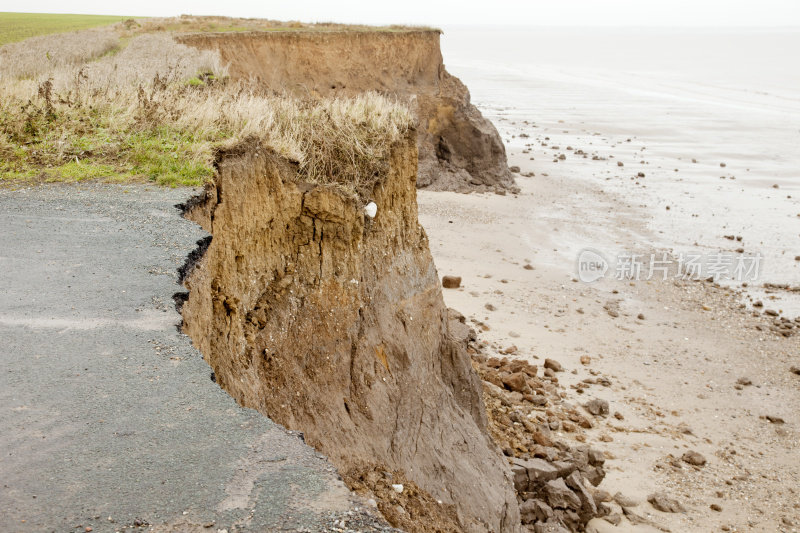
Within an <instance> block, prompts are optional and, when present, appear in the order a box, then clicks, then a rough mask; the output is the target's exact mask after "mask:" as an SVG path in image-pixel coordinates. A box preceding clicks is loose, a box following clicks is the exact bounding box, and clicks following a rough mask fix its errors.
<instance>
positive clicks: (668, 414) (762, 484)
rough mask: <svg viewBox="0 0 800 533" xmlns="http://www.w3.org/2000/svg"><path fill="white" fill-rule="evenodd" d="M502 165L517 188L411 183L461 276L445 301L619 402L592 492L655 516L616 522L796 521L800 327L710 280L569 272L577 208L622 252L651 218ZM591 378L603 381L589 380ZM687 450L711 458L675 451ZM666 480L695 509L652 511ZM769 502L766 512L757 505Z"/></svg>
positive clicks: (596, 439)
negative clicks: (778, 329) (488, 191)
mask: <svg viewBox="0 0 800 533" xmlns="http://www.w3.org/2000/svg"><path fill="white" fill-rule="evenodd" d="M504 137H505V136H504ZM509 164H511V165H518V166H520V167H521V172H522V173H526V172H535V173H536V174H537V175H536V177H530V178H523V177H518V183H519V185H520V187H521V193H520V194H519V195H517V196H514V195H507V196H497V195H478V194H472V195H458V194H454V193H434V192H426V191H419V193H418V201H419V204H420V221H421V223H422V225H423V227H425V229H426V231H427V232H428V235H429V237H430V243H431V250H432V253H433V255H434V260H435V262H436V265H437V268H438V269H439V274H440V276H443V275H457V276H461V277H462V278H463V280H464V281H463V285H462V288H461V289H457V290H445V291H444V296H445V301H446V303H447V305H448V306H449V307H453V308H455V309H458V310H459V311H460V312H461V313H463V314H464V315H465V316H466V317H467V323H468V324H471V325H472V326H473V327H475V326H477V324H478V323H482V324H484V325H485V326H486V327H485V328H482V329H484V330H485V331H484V332H483V333H481V335H480V338H481V339H483V340H485V341H487V342H488V348H489V351H490V352H491V351H492V350H494V351H495V352H496V353H499V352H500V351H501V350H504V349H506V348H507V347H509V346H510V345H514V346H516V347H517V348H518V349H519V351H518V352H517V354H516V356H517V357H520V358H523V359H525V360H527V361H529V362H531V363H538V364H541V363H542V362H543V361H544V359H545V358H553V359H556V360H557V361H559V362H560V363H562V364H563V365H564V366H565V368H566V370H567V372H565V373H564V376H565V377H564V378H562V384H564V385H565V386H566V387H568V390H569V392H568V394H567V398H566V399H565V401H566V402H572V403H574V404H576V405H578V404H580V405H582V404H584V403H585V402H587V401H588V400H590V399H592V398H600V399H604V400H607V401H608V402H609V404H610V408H611V413H612V414H613V413H615V412H619V413H620V415H621V419H617V418H615V417H613V416H608V417H595V418H594V420H595V422H596V425H595V428H594V429H591V430H588V432H587V433H588V437H589V439H588V440H587V441H586V443H587V444H590V445H591V446H596V447H598V448H600V449H601V450H603V451H604V452H605V453H606V455H607V456H608V457H609V458H610V460H609V461H608V463H607V469H608V476H607V478H606V480H604V482H603V483H602V484H601V486H600V487H599V488H600V489H602V490H605V491H607V492H609V493H611V494H615V493H616V492H621V493H622V494H623V495H625V496H628V497H629V498H632V499H633V500H635V501H637V502H638V505H637V506H635V507H633V508H632V509H629V510H631V511H632V512H633V513H635V514H638V515H639V518H642V519H644V520H645V521H649V522H650V523H649V524H648V523H646V522H645V521H640V522H641V523H639V524H638V525H635V526H634V524H633V522H635V521H637V518H635V517H632V516H628V517H627V518H625V519H623V520H622V523H621V526H620V528H621V529H618V530H626V531H628V530H635V531H652V530H653V529H652V528H653V527H655V526H654V525H653V524H655V525H656V526H659V527H666V528H670V529H671V530H673V531H708V530H709V529H710V528H718V529H719V528H723V527H727V528H729V529H728V530H732V531H739V530H748V528H755V530H763V529H764V528H773V527H774V528H775V529H779V528H780V527H787V522H784V521H782V519H783V518H784V517H785V518H786V519H787V520H788V521H789V522H791V523H793V524H800V513H798V510H797V509H795V508H793V507H792V506H793V502H794V501H795V500H796V494H795V493H794V490H795V489H794V487H796V486H797V485H798V482H800V468H798V464H799V463H798V460H797V459H798V453H797V452H796V451H795V450H796V449H797V440H798V433H797V431H796V429H795V428H797V427H798V424H799V423H800V419H799V418H798V417H797V415H796V413H797V412H798V407H800V398H798V395H797V393H796V387H797V382H798V380H800V377H798V376H796V375H794V374H792V372H791V371H790V368H791V366H792V365H798V363H800V362H798V360H797V356H796V354H797V353H798V351H800V335H795V336H792V337H788V338H785V337H783V336H780V335H778V334H777V333H774V332H772V331H769V329H768V328H769V324H770V322H769V320H768V319H771V318H772V317H767V316H764V315H761V316H759V317H755V316H752V313H751V312H750V311H749V310H748V309H743V308H742V307H741V304H740V303H739V298H740V295H739V293H738V291H734V290H732V289H730V288H726V287H724V286H715V285H714V284H712V283H708V282H678V281H675V280H668V281H655V280H653V281H649V282H648V281H617V280H613V279H605V280H602V281H599V282H597V283H592V284H587V283H583V282H580V281H578V280H577V279H575V272H574V262H573V261H566V260H565V257H569V254H570V252H569V251H567V252H566V254H565V253H564V251H563V250H562V248H564V249H568V248H569V246H567V244H568V243H570V242H574V241H575V240H577V237H576V236H580V235H582V234H585V233H587V230H586V228H585V227H584V226H583V225H582V222H581V221H582V220H584V219H586V218H587V217H588V218H590V219H592V220H595V221H601V222H602V224H598V226H599V227H600V229H599V230H596V231H595V230H592V231H591V232H589V233H592V235H593V236H594V237H598V238H599V237H602V238H604V239H605V241H604V242H611V243H612V244H616V245H617V246H620V247H622V248H625V247H634V246H639V245H640V241H639V240H640V239H641V238H642V237H643V236H644V237H648V236H650V235H651V232H650V230H649V229H648V227H647V219H646V217H644V216H639V217H637V216H636V215H637V213H638V214H641V213H642V211H641V209H640V208H637V207H636V206H635V205H631V203H629V202H627V201H626V200H625V199H624V198H620V197H618V196H617V195H615V194H613V193H610V192H607V191H604V190H603V188H601V187H599V186H596V187H591V186H589V187H587V186H586V184H587V181H589V180H586V179H583V180H573V179H570V177H569V176H566V177H564V176H563V175H559V173H558V172H555V171H553V172H552V175H551V176H544V175H543V174H542V173H541V170H540V168H538V167H537V166H534V162H532V161H530V160H529V159H527V154H522V153H521V150H520V149H514V148H512V149H510V150H509ZM559 165H562V163H559ZM565 167H566V165H564V166H560V167H559V170H561V169H563V168H565ZM577 213H582V215H583V216H582V217H581V216H576V214H577ZM602 228H606V229H605V230H602ZM608 228H614V231H613V232H612V231H608ZM561 236H564V237H565V241H566V242H565V244H563V245H562V244H558V241H559V239H560V238H561ZM526 265H529V266H526ZM490 308H494V310H489V309H490ZM706 309H707V310H706ZM756 326H760V327H762V330H763V331H759V330H758V329H756ZM490 355H491V353H490ZM754 355H755V356H754ZM586 356H588V360H587V359H584V361H588V364H582V362H581V358H582V357H586ZM595 374H597V375H603V376H607V377H608V378H609V379H610V381H611V383H612V384H611V386H610V387H604V386H598V385H596V384H592V383H591V380H592V378H593V376H594V375H595ZM740 379H742V381H749V382H750V383H752V385H741V384H740V383H739V382H738V380H740ZM585 380H590V382H589V383H586V381H585ZM579 390H580V392H579ZM765 416H771V417H774V418H775V417H777V418H781V419H783V420H784V422H785V423H784V424H773V423H771V422H770V421H769V420H767V419H765V418H764V417H765ZM777 418H775V419H777ZM557 436H558V438H564V439H566V440H567V442H570V443H572V441H571V440H570V437H574V435H571V434H570V433H563V434H559V435H557ZM689 450H691V451H696V452H698V453H700V454H702V455H703V456H704V457H705V458H706V460H707V461H708V463H707V465H706V466H704V467H693V466H691V465H688V464H686V463H684V462H682V461H681V460H680V458H681V456H682V455H683V454H684V453H685V452H686V451H689ZM766 450H769V453H767V452H766ZM759 452H760V453H759ZM761 476H766V478H762V477H761ZM660 490H664V491H666V492H668V493H670V494H671V495H672V496H674V497H675V498H677V499H678V500H679V501H681V502H682V503H683V505H684V506H686V507H687V508H688V509H689V511H688V512H687V513H685V514H683V513H678V514H669V513H661V512H659V511H656V510H654V509H653V508H652V507H651V506H650V504H649V503H647V501H646V498H647V497H648V496H649V495H650V494H652V493H654V492H657V491H660ZM717 491H721V492H720V494H721V496H718V494H717ZM767 501H769V502H770V505H769V508H768V509H765V508H764V507H766V506H765V505H763V504H762V503H760V502H767ZM734 502H735V503H734ZM712 504H713V505H719V506H721V508H722V511H721V512H717V511H714V510H711V507H710V506H711V505H712ZM615 511H618V512H619V513H620V514H622V513H623V510H622V509H621V508H619V506H616V507H615ZM750 524H757V525H750ZM595 526H596V527H601V528H602V527H606V526H609V527H610V524H608V523H607V522H606V521H605V520H603V524H601V525H597V524H596V523H595ZM626 528H627V529H626ZM648 528H650V529H648ZM597 530H598V531H601V530H602V531H604V529H597ZM614 530H616V529H609V531H614ZM723 530H724V529H723Z"/></svg>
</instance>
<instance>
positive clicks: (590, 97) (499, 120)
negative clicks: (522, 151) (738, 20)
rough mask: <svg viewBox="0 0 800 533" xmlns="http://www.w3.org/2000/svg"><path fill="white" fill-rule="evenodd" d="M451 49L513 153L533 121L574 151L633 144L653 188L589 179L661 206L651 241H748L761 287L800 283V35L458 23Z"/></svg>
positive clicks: (458, 71) (448, 37)
mask: <svg viewBox="0 0 800 533" xmlns="http://www.w3.org/2000/svg"><path fill="white" fill-rule="evenodd" d="M442 51H443V55H444V61H445V65H446V67H447V69H448V71H450V72H451V73H453V74H454V75H456V76H458V77H459V78H461V79H462V80H463V81H464V82H465V83H466V84H467V86H468V87H469V89H470V92H471V94H472V99H473V102H474V103H476V104H477V105H478V107H479V108H481V110H482V111H483V113H484V114H485V115H486V116H488V117H489V118H490V119H492V120H493V121H494V122H495V124H496V125H497V126H498V129H500V131H501V133H502V134H503V137H504V139H506V140H507V141H508V144H509V145H510V146H511V147H512V148H514V147H521V146H522V144H523V142H524V141H523V140H521V139H519V138H518V137H517V138H516V139H513V138H512V137H511V136H512V134H514V133H517V134H518V133H519V132H520V131H521V129H520V122H521V121H523V120H528V121H530V122H533V123H535V124H536V127H537V128H538V129H536V130H531V131H528V133H530V134H531V135H532V136H533V135H535V134H537V133H541V132H550V133H549V134H550V135H551V136H555V135H561V136H562V138H561V139H560V141H561V142H563V143H565V144H566V143H570V142H572V143H573V145H574V146H586V144H587V139H588V136H589V135H592V134H595V135H596V134H601V135H602V136H603V137H602V138H603V139H607V146H606V147H605V149H606V151H607V152H608V153H609V154H616V157H622V156H624V155H625V154H621V153H620V150H621V149H622V148H621V145H620V143H621V142H623V140H624V139H625V138H633V139H634V144H635V146H636V147H639V146H641V148H640V150H641V154H642V155H641V157H642V159H646V160H647V163H646V164H647V182H646V184H647V187H640V188H632V187H631V185H630V182H629V181H628V180H624V179H612V180H609V179H608V176H605V177H604V175H602V174H600V173H597V174H592V173H590V174H588V175H586V176H585V179H589V180H591V179H596V180H597V183H601V184H602V186H603V187H604V188H605V189H606V190H608V191H610V192H613V193H616V194H619V195H621V196H624V197H629V198H630V199H631V201H632V203H634V202H635V203H639V204H641V205H648V206H653V209H652V212H651V213H650V214H649V215H648V216H649V217H650V219H651V220H650V221H649V225H650V229H651V230H652V234H654V235H657V238H656V239H655V242H652V243H649V244H652V245H654V246H659V247H664V248H669V249H670V250H673V251H680V250H685V249H690V248H695V249H697V248H700V249H703V250H706V251H708V250H724V249H729V248H730V242H729V241H726V240H725V239H724V238H723V236H724V235H725V234H736V235H741V236H743V237H744V240H743V242H744V243H745V248H746V249H747V250H748V252H758V253H761V254H763V255H764V262H763V269H762V276H761V280H760V281H768V282H781V283H787V282H788V283H793V284H800V261H795V259H794V258H795V256H800V216H798V215H800V68H798V67H797V65H798V64H800V63H798V61H800V60H798V54H800V28H795V29H776V30H755V29H754V30H747V29H736V30H701V29H691V30H679V29H675V30H668V29H613V28H611V29H574V28H569V29H554V28H547V29H543V28H469V27H450V28H448V27H446V28H444V35H443V36H442ZM512 123H514V124H512ZM567 132H569V133H567ZM556 138H557V137H556ZM581 143H584V144H581ZM593 146H594V147H595V148H596V149H598V150H602V149H603V147H602V146H600V147H598V139H597V137H595V139H594V144H593ZM628 155H630V154H628ZM540 159H541V158H537V161H536V162H535V163H533V164H534V165H535V166H538V168H534V170H539V171H544V172H547V171H548V170H546V169H548V168H549V171H550V172H553V168H552V166H551V167H548V166H547V163H546V161H542V162H540ZM692 159H695V160H696V161H697V163H695V164H693V163H692ZM638 162H639V161H636V163H638ZM721 162H724V163H725V167H721V166H720V163H721ZM627 168H629V167H628V165H627V164H626V170H627ZM676 168H677V169H679V171H680V172H676V171H675V169H676ZM606 172H610V171H606ZM620 177H621V176H620ZM775 186H777V188H776V187H775ZM664 204H667V205H670V204H671V205H672V207H673V208H672V210H671V211H665V210H664V207H663V206H664ZM657 207H660V208H657ZM726 247H727V248H726Z"/></svg>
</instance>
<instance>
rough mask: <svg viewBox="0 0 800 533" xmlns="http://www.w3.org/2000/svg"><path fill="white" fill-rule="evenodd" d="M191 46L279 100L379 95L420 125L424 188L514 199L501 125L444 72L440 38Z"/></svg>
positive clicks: (428, 34) (392, 35)
mask: <svg viewBox="0 0 800 533" xmlns="http://www.w3.org/2000/svg"><path fill="white" fill-rule="evenodd" d="M175 38H176V39H177V40H178V41H179V42H181V43H183V44H186V45H189V46H194V47H197V48H200V49H208V50H215V51H217V52H219V54H220V56H221V57H222V60H223V62H224V63H226V64H228V71H229V74H230V76H231V77H232V78H234V79H255V80H257V81H258V82H259V83H260V84H262V86H263V87H265V88H266V89H269V90H271V91H274V92H277V93H281V94H283V93H289V94H296V95H299V96H302V97H308V96H318V97H332V96H333V97H335V96H353V95H355V94H359V93H363V92H366V91H377V92H379V93H381V94H384V95H390V96H395V97H397V98H398V99H399V100H401V101H403V102H404V103H406V104H407V105H408V106H409V107H410V108H411V109H412V111H414V113H415V114H416V116H417V118H418V127H417V132H418V134H417V148H418V151H419V177H418V180H417V186H418V187H420V188H427V189H431V190H453V191H459V192H468V191H473V190H475V191H507V190H510V191H514V190H517V187H516V185H515V184H514V179H513V177H512V174H511V173H510V172H509V170H508V166H507V160H506V151H505V147H504V146H503V142H502V139H501V138H500V135H499V134H498V132H497V130H496V129H495V127H494V125H492V123H491V122H490V121H488V120H487V119H485V118H484V117H483V116H482V115H481V113H480V111H478V109H477V108H476V107H475V106H474V105H472V104H471V103H470V95H469V91H468V90H467V88H466V86H465V85H464V84H463V83H461V81H459V80H458V78H456V77H454V76H452V75H450V74H449V73H448V72H447V71H446V70H445V67H444V63H443V60H442V53H441V50H440V48H439V39H440V32H439V31H438V30H417V31H302V30H298V31H274V32H242V33H197V34H178V35H176V36H175Z"/></svg>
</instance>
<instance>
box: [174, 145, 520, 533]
mask: <svg viewBox="0 0 800 533" xmlns="http://www.w3.org/2000/svg"><path fill="white" fill-rule="evenodd" d="M416 175H417V149H416V142H415V135H414V134H413V132H412V133H411V134H410V135H409V136H408V137H407V138H406V139H404V140H403V141H402V142H399V143H397V144H396V145H395V146H394V147H393V149H392V151H391V155H390V161H389V165H388V170H387V172H386V174H385V175H384V176H381V177H380V180H379V181H378V183H377V184H376V185H375V187H374V189H373V191H372V195H371V197H370V198H369V200H372V201H374V202H375V203H376V204H377V205H378V212H377V216H376V217H375V218H374V219H368V218H366V217H365V216H364V214H363V211H362V208H361V205H360V204H359V203H358V202H357V201H356V200H354V199H352V198H347V197H345V196H343V195H342V194H340V193H339V192H337V191H336V190H334V189H331V188H327V187H322V186H314V185H311V184H307V183H302V182H299V181H298V179H297V170H296V168H295V167H294V166H293V165H292V164H291V163H289V162H287V161H286V160H284V159H281V158H280V157H278V156H276V155H275V154H273V153H269V152H265V151H264V150H263V149H258V148H256V147H243V148H239V149H237V150H234V151H232V152H229V153H226V154H220V156H219V160H218V172H217V175H216V179H215V182H214V183H213V184H212V185H210V186H209V187H207V189H206V191H205V193H204V195H203V196H202V197H201V198H200V199H199V201H197V202H194V203H193V204H192V205H191V206H189V207H188V209H187V212H186V216H187V218H189V219H191V220H193V221H195V222H197V223H199V224H200V225H201V226H202V227H203V228H204V229H206V230H207V231H208V232H209V233H210V234H211V235H212V237H213V239H212V240H211V241H210V242H207V250H206V252H205V254H204V255H203V257H202V258H201V259H200V260H199V261H197V262H196V263H195V266H194V268H193V270H192V271H191V272H190V273H189V274H188V276H187V278H186V280H185V285H186V287H187V288H188V289H189V297H188V300H187V301H186V302H185V304H184V305H183V308H182V313H183V317H184V332H185V333H187V334H188V335H189V336H190V337H191V338H192V340H193V342H194V344H195V345H196V346H197V347H198V348H199V349H200V350H201V352H202V353H203V355H204V357H205V358H206V360H207V361H208V363H209V364H210V365H211V367H212V369H213V371H214V373H215V376H216V379H217V381H218V383H219V384H220V386H221V387H222V388H224V389H225V390H226V391H228V392H229V393H230V394H231V395H232V396H233V397H234V398H235V399H236V400H237V401H238V402H239V403H240V404H242V405H244V406H247V407H251V408H254V409H257V410H259V411H260V412H262V413H264V414H265V415H267V416H269V417H270V418H271V419H273V420H275V421H276V422H278V423H280V424H282V425H284V426H286V427H287V428H290V429H294V430H298V431H302V432H303V433H304V434H305V439H306V442H307V443H309V444H310V445H312V446H314V447H315V448H317V449H318V450H320V451H321V452H322V453H324V454H325V455H327V456H328V457H329V458H330V459H331V461H332V462H333V463H334V464H335V465H336V466H337V468H338V469H339V471H340V472H341V473H342V475H343V477H344V478H345V481H346V482H347V483H348V484H350V486H351V487H352V488H354V489H357V490H361V491H363V492H365V493H368V494H374V495H375V496H376V497H377V499H378V500H379V508H380V509H381V511H382V512H383V514H384V516H386V517H387V519H389V521H390V522H391V523H392V524H393V525H396V526H398V527H403V528H405V529H409V530H413V531H487V530H490V531H516V530H518V529H519V527H520V517H519V508H518V504H517V499H516V495H515V491H514V484H513V479H512V475H511V471H510V468H509V465H508V463H507V462H506V460H505V459H504V457H503V455H502V452H501V451H500V450H499V448H498V447H497V446H496V445H495V444H494V443H493V441H492V440H491V439H490V437H489V436H488V433H487V418H486V411H485V409H484V405H483V400H482V396H481V394H482V389H481V381H480V379H479V378H478V376H477V374H476V373H475V371H474V370H473V367H472V363H471V361H470V357H469V356H468V355H467V352H466V350H465V341H464V340H463V336H462V337H459V336H458V335H455V334H454V333H453V332H452V331H451V323H450V321H449V320H448V310H447V308H446V307H445V305H444V301H443V299H442V294H441V289H440V286H439V283H438V277H437V273H436V268H435V267H434V264H433V260H432V257H431V254H430V251H429V248H428V240H427V237H426V235H425V232H424V230H423V229H422V227H421V226H420V225H419V223H418V220H417V203H416V187H415V185H416V184H415V181H416ZM400 483H402V484H403V485H404V488H403V492H402V493H401V494H397V493H396V492H395V491H394V489H392V488H391V485H396V484H400ZM393 494H394V495H393ZM440 502H441V503H440Z"/></svg>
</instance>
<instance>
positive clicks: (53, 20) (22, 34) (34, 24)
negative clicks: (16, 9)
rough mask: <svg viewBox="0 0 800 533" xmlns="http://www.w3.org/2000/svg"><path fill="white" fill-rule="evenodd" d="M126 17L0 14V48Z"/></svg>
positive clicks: (118, 20)
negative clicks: (30, 38) (33, 38)
mask: <svg viewBox="0 0 800 533" xmlns="http://www.w3.org/2000/svg"><path fill="white" fill-rule="evenodd" d="M126 18H128V17H123V16H112V15H108V16H106V15H54V14H50V13H3V12H0V46H2V45H4V44H7V43H14V42H18V41H22V40H24V39H27V38H28V37H35V36H36V35H49V34H51V33H62V32H67V31H74V30H84V29H86V28H92V27H95V26H104V25H106V24H112V23H114V22H121V21H122V20H125V19H126Z"/></svg>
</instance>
